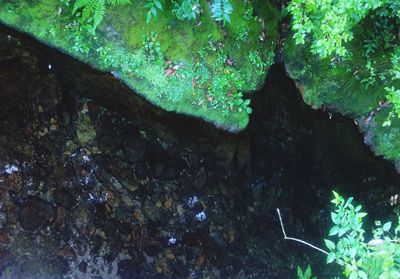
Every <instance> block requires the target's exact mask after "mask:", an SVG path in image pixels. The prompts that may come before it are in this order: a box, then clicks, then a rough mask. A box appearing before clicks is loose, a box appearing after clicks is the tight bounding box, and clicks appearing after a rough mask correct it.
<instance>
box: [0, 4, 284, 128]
mask: <svg viewBox="0 0 400 279" xmlns="http://www.w3.org/2000/svg"><path fill="white" fill-rule="evenodd" d="M134 2H135V3H134V5H124V6H109V7H107V10H106V14H105V16H104V19H103V20H102V22H101V23H100V24H99V25H98V26H97V29H96V31H95V32H92V31H90V28H85V26H82V25H80V24H78V23H77V22H76V15H73V13H72V7H71V3H70V1H60V0H46V1H45V0H40V1H29V0H23V1H7V2H4V1H2V2H0V22H2V23H4V24H6V25H8V26H11V27H13V28H15V29H18V30H21V31H23V32H25V33H28V34H30V35H32V36H34V37H36V38H37V39H39V40H40V41H42V42H44V43H46V44H48V45H50V46H53V47H56V48H58V49H60V50H61V51H63V52H66V53H68V54H70V55H72V56H74V57H76V58H78V59H80V60H82V61H84V62H86V63H88V64H90V65H91V66H93V67H94V68H97V69H100V70H103V71H109V72H112V73H113V74H114V76H116V77H118V78H119V79H121V80H122V81H123V82H124V83H125V84H127V85H128V86H129V87H130V88H131V89H133V90H134V91H135V92H137V93H138V94H140V95H142V96H143V97H145V98H146V99H147V100H148V101H150V102H151V103H153V104H155V105H157V106H159V107H161V108H162V109H164V110H167V111H174V112H178V113H183V114H188V115H192V116H197V117H201V118H203V119H205V120H206V121H210V122H213V123H214V124H215V125H217V126H220V127H223V128H225V129H228V130H240V129H243V128H244V127H246V125H247V123H248V113H249V112H250V110H249V109H247V112H246V107H247V105H248V102H249V101H245V100H243V96H242V95H241V92H243V93H246V92H251V91H253V90H254V89H256V88H258V87H259V86H260V85H261V83H262V82H263V80H264V78H265V75H266V72H267V70H268V68H269V66H270V65H271V64H272V61H273V54H274V49H275V46H276V42H277V39H278V23H279V12H278V10H277V9H276V8H275V7H273V5H272V4H271V3H270V2H269V1H261V0H254V1H242V0H232V4H233V7H234V10H233V13H232V14H231V21H232V24H226V25H225V26H223V25H221V24H219V23H217V22H216V21H214V20H213V19H212V17H211V12H210V9H209V5H208V2H207V1H206V0H201V1H200V3H201V6H202V7H203V11H202V14H201V16H200V17H199V18H198V20H197V21H196V22H195V21H180V20H178V19H177V18H176V17H175V16H174V15H173V14H172V13H171V12H170V11H171V7H168V4H166V5H167V6H166V7H165V8H164V10H163V11H159V12H158V16H157V17H156V18H154V19H152V20H151V21H150V23H148V24H147V23H146V12H147V11H146V10H145V8H144V5H145V3H146V1H145V0H136V1H134ZM65 3H69V5H66V4H65ZM252 11H253V12H252ZM254 15H256V17H255V16H254ZM158 47H160V50H159V49H158ZM258 58H261V59H260V60H259V61H258ZM228 60H229V61H228ZM257 62H261V63H257ZM115 94H118V92H115Z"/></svg>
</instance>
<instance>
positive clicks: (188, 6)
mask: <svg viewBox="0 0 400 279" xmlns="http://www.w3.org/2000/svg"><path fill="white" fill-rule="evenodd" d="M200 12H201V7H200V4H199V0H182V1H180V2H174V8H173V9H172V13H173V14H174V15H175V16H176V18H177V19H179V20H196V19H197V17H198V16H199V15H200Z"/></svg>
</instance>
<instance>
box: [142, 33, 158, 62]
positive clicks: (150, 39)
mask: <svg viewBox="0 0 400 279" xmlns="http://www.w3.org/2000/svg"><path fill="white" fill-rule="evenodd" d="M143 49H144V54H145V55H146V56H147V59H148V60H149V61H159V62H160V61H162V59H163V54H162V51H161V44H160V42H159V41H158V35H157V33H155V32H151V33H150V36H144V37H143Z"/></svg>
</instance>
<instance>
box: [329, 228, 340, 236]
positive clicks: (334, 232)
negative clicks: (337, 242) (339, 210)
mask: <svg viewBox="0 0 400 279" xmlns="http://www.w3.org/2000/svg"><path fill="white" fill-rule="evenodd" d="M338 232H339V227H338V226H333V227H332V228H331V229H330V231H329V236H334V235H337V234H338Z"/></svg>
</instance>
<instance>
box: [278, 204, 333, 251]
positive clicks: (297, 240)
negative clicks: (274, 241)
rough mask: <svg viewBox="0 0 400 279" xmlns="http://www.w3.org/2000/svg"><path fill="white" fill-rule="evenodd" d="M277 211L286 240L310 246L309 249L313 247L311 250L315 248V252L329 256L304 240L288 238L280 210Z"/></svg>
mask: <svg viewBox="0 0 400 279" xmlns="http://www.w3.org/2000/svg"><path fill="white" fill-rule="evenodd" d="M276 211H277V212H278V216H279V222H280V223H281V228H282V232H283V237H284V239H287V240H293V241H296V242H300V243H301V244H304V245H307V246H309V247H311V248H313V249H315V250H317V251H319V252H321V253H324V254H326V255H328V252H326V251H325V250H323V249H321V248H318V247H317V246H314V245H312V244H310V243H308V242H305V241H303V240H301V239H297V238H293V237H288V236H287V235H286V232H285V227H284V226H283V222H282V217H281V212H280V211H279V208H277V209H276Z"/></svg>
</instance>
